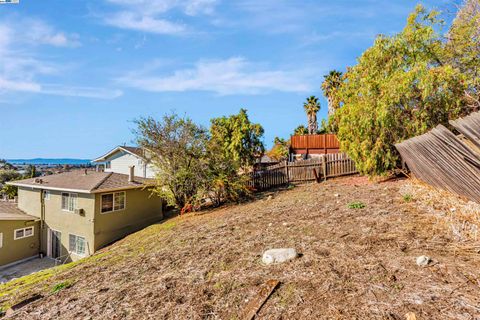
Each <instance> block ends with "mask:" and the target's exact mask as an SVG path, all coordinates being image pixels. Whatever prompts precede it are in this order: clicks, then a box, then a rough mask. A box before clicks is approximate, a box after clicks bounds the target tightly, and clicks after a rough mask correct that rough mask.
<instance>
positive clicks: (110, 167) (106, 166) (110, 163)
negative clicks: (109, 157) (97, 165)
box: [105, 161, 112, 169]
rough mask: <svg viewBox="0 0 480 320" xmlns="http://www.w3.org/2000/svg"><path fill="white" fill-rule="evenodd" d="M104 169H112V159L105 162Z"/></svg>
mask: <svg viewBox="0 0 480 320" xmlns="http://www.w3.org/2000/svg"><path fill="white" fill-rule="evenodd" d="M105 169H112V161H107V162H105Z"/></svg>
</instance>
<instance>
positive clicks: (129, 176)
mask: <svg viewBox="0 0 480 320" xmlns="http://www.w3.org/2000/svg"><path fill="white" fill-rule="evenodd" d="M129 168H130V174H129V175H128V182H133V181H134V180H133V177H134V176H135V166H130V167H129Z"/></svg>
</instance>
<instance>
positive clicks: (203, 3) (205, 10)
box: [184, 0, 218, 16]
mask: <svg viewBox="0 0 480 320" xmlns="http://www.w3.org/2000/svg"><path fill="white" fill-rule="evenodd" d="M217 2H218V1H217V0H190V1H186V3H185V5H184V6H185V13H186V14H188V15H190V16H196V15H198V14H213V12H214V10H215V6H216V4H217Z"/></svg>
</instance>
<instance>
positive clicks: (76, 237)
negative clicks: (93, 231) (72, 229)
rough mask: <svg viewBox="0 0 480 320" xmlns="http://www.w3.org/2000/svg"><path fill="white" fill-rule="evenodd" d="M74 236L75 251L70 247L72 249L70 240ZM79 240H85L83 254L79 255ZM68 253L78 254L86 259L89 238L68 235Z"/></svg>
mask: <svg viewBox="0 0 480 320" xmlns="http://www.w3.org/2000/svg"><path fill="white" fill-rule="evenodd" d="M72 236H74V237H75V250H73V251H72V250H70V247H71V243H70V238H71V237H72ZM78 238H82V239H83V253H78V251H77V250H78ZM68 251H69V252H71V253H74V254H76V255H77V256H79V257H85V256H86V255H87V238H85V237H82V236H78V235H76V234H73V233H69V234H68Z"/></svg>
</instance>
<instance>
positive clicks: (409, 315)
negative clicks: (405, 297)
mask: <svg viewBox="0 0 480 320" xmlns="http://www.w3.org/2000/svg"><path fill="white" fill-rule="evenodd" d="M405 319H406V320H417V316H416V315H415V313H413V312H408V313H407V314H406V315H405Z"/></svg>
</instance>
